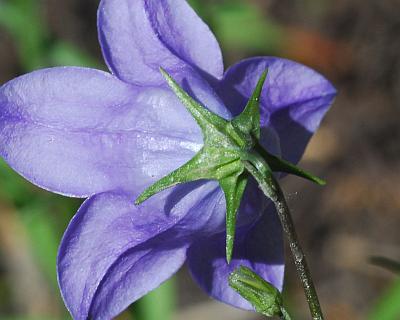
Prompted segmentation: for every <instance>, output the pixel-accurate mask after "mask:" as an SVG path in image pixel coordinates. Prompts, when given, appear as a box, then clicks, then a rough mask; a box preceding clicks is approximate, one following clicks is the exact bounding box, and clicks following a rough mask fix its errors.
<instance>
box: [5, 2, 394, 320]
mask: <svg viewBox="0 0 400 320" xmlns="http://www.w3.org/2000/svg"><path fill="white" fill-rule="evenodd" d="M0 4H1V1H0ZM193 4H194V5H195V6H196V8H198V11H199V13H200V15H201V16H202V17H203V18H204V19H205V20H206V21H207V22H208V23H209V24H210V26H211V27H212V29H213V30H214V31H215V33H216V35H217V37H218V38H219V39H220V40H221V45H222V49H223V52H224V55H225V65H226V66H229V65H231V64H233V63H234V62H235V61H238V60H239V59H242V58H245V57H249V56H254V55H278V56H282V57H287V58H290V59H294V60H297V61H300V62H303V63H305V64H307V65H309V66H311V67H313V68H315V69H317V70H319V71H320V72H322V73H323V74H324V75H325V76H326V77H327V78H329V79H330V80H332V81H333V83H334V84H335V85H336V87H337V88H338V91H339V95H338V98H337V100H336V102H335V104H334V106H333V108H332V109H331V111H330V112H329V114H328V116H327V117H326V119H325V120H324V122H323V125H322V127H321V129H320V131H319V132H318V133H317V134H316V136H315V137H314V138H313V140H312V142H311V144H310V145H309V147H308V149H307V152H306V154H305V156H304V158H303V160H302V162H301V165H302V166H303V167H305V168H307V169H309V170H311V171H312V172H314V173H316V174H319V175H320V176H322V177H324V178H326V180H327V181H328V185H327V186H326V187H323V188H321V187H316V186H314V185H312V184H310V183H308V182H305V181H302V180H300V179H297V178H294V177H289V178H286V179H285V181H284V188H285V190H286V192H287V195H288V199H289V204H290V206H291V208H292V209H293V214H294V217H295V221H296V224H297V228H298V233H299V236H300V238H301V240H302V243H303V245H304V248H305V251H306V252H307V253H308V260H309V263H310V267H311V270H312V273H313V275H314V280H315V282H316V286H317V289H318V292H319V294H320V299H321V303H322V306H323V308H324V310H325V312H326V318H327V319H332V320H333V319H338V320H339V319H366V318H367V314H368V312H369V311H370V310H371V308H372V306H373V305H374V303H375V302H376V301H377V300H379V297H380V296H381V294H382V293H383V292H384V291H385V290H386V289H387V288H388V287H389V286H390V285H391V284H392V283H393V281H395V279H396V278H395V275H394V274H393V273H391V272H390V271H388V270H385V269H384V268H380V267H377V266H375V265H373V264H371V263H370V261H369V259H370V257H371V256H384V257H388V258H391V259H394V260H397V261H399V260H400V232H399V229H400V214H399V213H400V183H399V181H400V126H399V119H400V109H399V108H400V1H398V0H381V1H378V0H376V1H375V0H297V1H293V0H292V1H290V0H258V1H257V0H251V1H245V0H243V1H217V0H215V1H211V0H203V1H193ZM97 5H98V1H97V0H85V1H82V0H64V1H60V0H46V1H44V0H43V1H40V15H41V17H42V19H43V22H44V23H45V24H46V25H47V32H48V35H47V39H48V40H47V41H48V43H47V45H49V46H51V45H52V44H53V43H54V42H55V41H56V39H62V41H66V42H68V43H69V44H71V45H73V46H75V47H77V48H79V50H82V51H83V52H84V53H85V55H87V56H90V57H93V58H91V59H93V60H91V61H102V58H101V54H100V49H99V46H98V43H97V33H96V9H97ZM249 8H250V9H249ZM0 10H1V7H0ZM237 12H242V15H241V14H238V13H237ZM243 12H245V14H243ZM249 12H250V13H251V14H250V13H249ZM255 17H256V18H255ZM234 25H236V26H238V25H239V26H240V28H239V29H240V30H239V29H238V30H233V29H232V28H233V27H232V26H234ZM26 28H29V25H28V26H26ZM19 50H20V48H19V45H18V41H16V37H15V34H12V33H11V32H10V31H9V29H7V28H6V27H4V26H3V27H0V83H3V82H5V81H7V80H9V79H11V78H13V77H15V76H16V75H19V74H21V73H24V72H26V69H27V67H26V64H25V65H24V64H23V63H21V53H20V51H19ZM96 63H97V62H96ZM15 179H18V178H15ZM21 183H22V182H21ZM0 188H6V186H4V185H2V182H1V181H0ZM27 188H29V191H27V192H31V193H33V194H34V196H35V197H37V198H38V199H40V200H38V201H39V202H40V203H43V202H46V201H47V202H49V203H52V204H51V205H50V209H49V211H53V212H52V218H51V219H54V221H53V223H54V224H56V225H57V226H58V227H59V229H60V230H62V229H63V228H64V227H65V225H66V223H67V221H68V219H69V217H70V216H71V215H72V213H73V212H74V211H73V210H72V209H70V210H72V211H68V210H66V209H65V206H64V205H60V204H57V205H55V204H54V203H53V202H55V201H58V200H56V198H57V196H54V197H53V196H49V195H46V193H45V192H44V191H39V190H38V189H36V188H34V187H31V186H29V187H27ZM49 197H50V198H51V199H50V200H49ZM76 205H77V204H76V203H74V204H69V206H70V207H69V208H75V207H76ZM26 207H29V202H28V204H27V205H26ZM15 208H19V204H18V202H17V203H16V200H15V199H14V198H13V199H12V200H10V197H7V196H2V197H1V198H0V211H1V212H0V261H1V262H0V300H2V302H0V315H2V314H4V315H15V314H19V312H21V310H22V311H23V312H27V313H29V312H31V314H33V315H38V314H40V312H45V313H46V314H48V315H49V317H50V319H51V318H52V317H57V314H59V312H60V311H57V310H59V307H57V306H56V304H57V303H59V302H57V303H56V302H55V300H54V299H55V298H54V297H53V295H56V294H58V293H57V292H54V290H53V291H52V289H48V288H46V286H45V285H44V284H43V281H46V279H43V276H42V275H41V273H40V272H39V271H38V270H37V269H36V267H35V266H34V263H33V262H32V261H30V260H31V258H32V257H30V253H29V250H30V249H29V248H30V247H29V245H30V244H29V240H27V239H25V238H26V237H25V238H24V236H23V235H24V234H25V233H26V231H24V230H23V225H19V224H20V222H19V220H18V216H16V215H14V214H13V213H12V212H13V210H15ZM47 209H48V208H47ZM54 211H57V212H54ZM58 211H68V213H66V214H64V218H63V219H61V222H59V221H58V220H57V217H56V216H57V214H58ZM28 219H29V218H28ZM55 220H57V221H55ZM28 225H29V224H28ZM16 235H17V236H16ZM58 237H59V236H58ZM55 245H57V244H55ZM31 265H32V266H31ZM21 275H22V276H25V277H26V278H28V279H27V280H26V281H30V282H29V283H32V285H33V286H34V288H35V290H34V292H33V294H32V293H31V294H29V290H28V291H27V289H26V285H24V279H25V278H23V277H22V278H21ZM286 277H287V285H286V289H285V290H286V291H285V295H286V297H287V303H288V304H289V305H290V310H293V314H294V315H295V316H294V319H307V318H308V313H307V306H306V303H305V299H304V295H303V292H302V290H301V288H300V285H299V282H298V280H297V279H296V272H295V269H294V267H293V265H292V262H291V260H290V257H289V256H288V263H287V273H286ZM10 278H11V279H13V281H15V282H13V285H14V287H12V288H10V282H9V281H10ZM178 278H179V279H178V284H179V288H180V290H179V293H180V294H179V298H178V306H179V308H180V309H179V312H184V313H183V315H182V314H181V315H180V318H179V319H197V318H196V316H197V317H198V319H200V317H201V318H202V319H213V318H217V317H219V318H221V319H225V317H224V316H226V319H236V318H237V319H255V318H257V316H256V315H254V314H252V313H238V312H237V311H236V310H234V309H231V308H229V309H221V308H223V307H222V306H221V305H219V304H214V303H213V304H212V305H209V304H206V305H205V306H206V307H205V308H203V307H202V305H203V303H210V299H209V298H208V297H206V296H205V295H204V294H203V293H202V292H201V291H200V290H199V289H198V288H197V287H196V286H195V284H194V283H193V282H192V280H191V279H190V278H189V276H188V273H187V271H186V270H183V271H181V272H180V273H179V277H178ZM3 286H4V287H7V286H8V287H7V288H8V289H3V288H2V287H3ZM18 286H22V288H19V287H18ZM1 294H3V295H2V296H1ZM1 297H2V298H1ZM5 299H6V300H7V301H8V302H7V303H5V302H4V301H6V300H5ZM56 300H57V299H56ZM57 301H58V300H57ZM199 303H200V304H199ZM398 303H399V304H400V300H399V302H398ZM35 308H37V309H38V310H35ZM43 310H44V311H43ZM221 310H224V311H221ZM221 312H222V313H221ZM176 318H177V319H178V316H177V317H176ZM1 319H3V318H1ZM4 319H6V317H5V316H4ZM7 319H8V318H7ZM39 319H40V317H39ZM398 319H400V317H399V318H398Z"/></svg>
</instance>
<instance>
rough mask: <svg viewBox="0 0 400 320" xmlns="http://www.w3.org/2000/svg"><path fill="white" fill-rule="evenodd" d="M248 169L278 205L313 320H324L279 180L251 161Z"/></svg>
mask: <svg viewBox="0 0 400 320" xmlns="http://www.w3.org/2000/svg"><path fill="white" fill-rule="evenodd" d="M245 166H246V169H247V170H248V171H249V172H250V173H251V175H252V176H253V177H254V178H255V179H256V180H257V182H258V184H259V186H260V188H261V190H262V191H263V192H264V194H265V195H266V196H267V197H268V198H270V199H271V200H272V201H273V202H274V204H275V207H276V210H277V212H278V216H279V219H280V221H281V224H282V228H283V230H284V232H285V234H286V237H287V240H288V242H289V246H290V250H291V252H292V256H293V259H294V263H295V266H296V270H297V273H298V276H299V278H300V281H301V283H302V285H303V288H304V293H305V295H306V299H307V302H308V306H309V308H310V312H311V316H312V318H313V320H323V319H324V316H323V314H322V310H321V306H320V304H319V300H318V296H317V292H316V290H315V286H314V283H313V280H312V277H311V273H310V270H309V268H308V265H307V261H306V258H305V255H304V253H303V249H302V248H301V245H300V243H299V240H298V238H297V233H296V229H295V227H294V223H293V219H292V216H291V214H290V210H289V207H288V205H287V203H286V199H285V196H284V194H283V192H282V189H281V188H280V186H279V184H278V182H277V181H276V179H275V178H274V176H273V175H272V174H271V175H264V174H262V173H260V172H259V171H258V170H257V169H256V168H255V167H254V166H253V165H252V164H251V163H249V162H247V163H245Z"/></svg>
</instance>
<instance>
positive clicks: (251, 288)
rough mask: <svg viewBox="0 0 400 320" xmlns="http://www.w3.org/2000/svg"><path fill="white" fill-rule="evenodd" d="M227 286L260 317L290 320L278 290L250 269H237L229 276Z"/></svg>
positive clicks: (242, 267)
mask: <svg viewBox="0 0 400 320" xmlns="http://www.w3.org/2000/svg"><path fill="white" fill-rule="evenodd" d="M229 285H230V286H231V287H232V288H233V289H234V290H235V291H236V292H237V293H239V294H240V295H241V296H242V297H243V298H244V299H246V300H247V301H249V302H250V303H251V304H252V306H253V307H254V308H255V309H256V311H257V312H259V313H261V314H262V315H265V316H267V317H274V316H279V317H282V316H283V317H284V319H290V318H289V315H288V313H287V312H286V311H285V310H284V307H283V299H282V295H281V293H280V292H279V290H278V289H276V288H275V287H274V286H273V285H272V284H270V283H269V282H267V281H265V280H264V279H263V278H261V277H260V276H259V275H258V274H257V273H255V272H254V271H252V270H251V269H249V268H247V267H244V266H240V267H239V268H237V269H236V270H235V271H234V272H232V273H231V274H230V275H229Z"/></svg>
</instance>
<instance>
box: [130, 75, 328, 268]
mask: <svg viewBox="0 0 400 320" xmlns="http://www.w3.org/2000/svg"><path fill="white" fill-rule="evenodd" d="M160 70H161V73H162V75H163V76H164V77H165V79H166V81H167V83H168V85H169V86H170V87H171V89H172V90H173V91H174V92H175V94H176V95H177V97H178V98H179V99H180V101H181V102H182V104H183V105H184V106H185V107H186V109H187V110H188V111H189V112H190V114H191V115H192V116H193V118H194V119H195V120H196V122H197V124H198V125H199V126H200V128H201V130H202V134H203V140H204V146H203V148H202V149H201V150H200V151H199V152H198V153H197V154H196V155H195V156H194V157H193V158H192V159H191V160H189V161H188V162H187V163H185V164H184V165H183V166H181V167H180V168H178V169H176V170H175V171H173V172H171V173H170V174H168V175H167V176H165V177H164V178H162V179H161V180H159V181H157V182H156V183H154V184H153V185H152V186H150V187H149V188H147V189H146V190H145V191H144V192H143V193H142V194H141V195H140V196H139V197H138V198H137V199H136V201H135V204H136V205H139V204H141V203H142V202H144V201H145V200H147V199H148V198H150V197H151V196H153V195H155V194H157V193H159V192H161V191H162V190H165V189H167V188H170V187H172V186H175V185H177V184H181V183H186V182H190V181H195V180H203V179H207V180H216V181H218V182H219V184H220V186H221V188H222V190H223V192H224V194H225V200H226V259H227V261H228V263H229V262H230V261H231V258H232V254H233V244H234V239H235V230H236V217H237V212H238V209H239V206H240V203H241V199H242V196H243V193H244V190H245V189H246V185H247V182H248V179H249V175H250V174H251V175H254V172H255V171H257V172H258V173H259V172H261V173H262V177H269V176H271V175H272V171H280V172H286V173H290V174H294V175H297V176H300V177H303V178H306V179H308V180H311V181H313V182H316V183H318V184H324V181H323V180H321V179H319V178H317V177H314V176H313V175H311V174H309V173H307V172H305V171H303V170H301V169H299V168H297V167H296V166H295V165H293V164H291V163H289V162H287V161H285V160H283V159H280V158H278V157H276V156H274V155H272V154H270V153H268V151H267V150H265V149H263V147H261V145H260V143H259V139H260V107H259V101H260V96H261V92H262V89H263V86H264V83H265V79H266V77H267V71H265V72H263V74H262V75H261V77H260V79H259V81H258V83H257V86H256V88H255V90H254V92H253V94H252V96H251V98H250V100H249V102H248V103H247V105H246V107H245V109H244V111H243V112H242V113H241V114H240V115H238V116H237V117H235V118H234V119H233V120H231V121H228V120H226V119H224V118H222V117H220V116H218V115H216V114H215V113H212V112H211V111H209V110H208V109H206V108H205V107H204V106H202V105H200V104H199V103H198V102H197V101H196V100H194V99H193V98H192V97H191V96H190V95H189V94H188V93H186V92H185V91H184V90H183V89H182V88H181V87H180V86H179V84H178V83H177V82H176V81H175V80H174V79H173V78H172V77H171V76H170V75H169V74H168V73H167V72H166V71H165V70H164V69H162V68H160ZM250 167H251V170H250ZM271 195H272V194H271Z"/></svg>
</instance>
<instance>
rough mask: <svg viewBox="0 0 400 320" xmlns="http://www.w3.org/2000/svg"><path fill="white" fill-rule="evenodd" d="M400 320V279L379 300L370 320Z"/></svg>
mask: <svg viewBox="0 0 400 320" xmlns="http://www.w3.org/2000/svg"><path fill="white" fill-rule="evenodd" d="M398 319H400V278H397V279H396V280H395V281H394V282H393V284H392V285H391V286H390V288H389V289H388V290H387V291H386V292H385V293H384V294H383V295H382V296H381V297H380V298H379V300H378V302H377V304H376V305H375V307H374V308H373V310H372V312H371V314H370V316H369V317H368V320H398Z"/></svg>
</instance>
